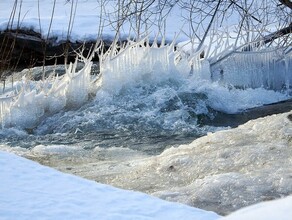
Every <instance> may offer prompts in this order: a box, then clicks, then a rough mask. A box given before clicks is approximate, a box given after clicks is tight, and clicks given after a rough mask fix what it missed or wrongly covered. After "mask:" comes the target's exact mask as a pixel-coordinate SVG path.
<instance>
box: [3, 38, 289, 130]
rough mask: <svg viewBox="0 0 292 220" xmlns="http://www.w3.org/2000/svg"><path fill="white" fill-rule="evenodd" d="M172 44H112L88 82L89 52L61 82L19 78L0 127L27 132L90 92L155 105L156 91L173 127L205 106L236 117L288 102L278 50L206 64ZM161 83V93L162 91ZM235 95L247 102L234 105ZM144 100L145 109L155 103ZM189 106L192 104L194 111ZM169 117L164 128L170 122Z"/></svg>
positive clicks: (285, 64)
mask: <svg viewBox="0 0 292 220" xmlns="http://www.w3.org/2000/svg"><path fill="white" fill-rule="evenodd" d="M163 42H164V41H163ZM174 45H175V42H172V43H171V44H170V45H164V44H162V45H160V46H157V44H156V43H155V41H154V43H153V44H152V45H149V41H148V39H147V38H145V39H142V40H140V41H138V42H133V41H128V43H127V44H126V45H122V46H118V45H116V44H113V45H112V46H111V48H110V49H109V50H108V51H106V52H104V53H99V56H100V74H99V75H98V76H97V77H95V78H94V77H93V76H91V75H90V73H91V67H92V61H91V59H92V57H93V56H94V53H92V54H91V55H90V56H89V57H88V58H85V57H83V56H81V55H79V56H78V59H76V62H75V63H71V64H70V65H69V66H68V67H67V68H66V73H65V75H63V76H55V77H48V78H47V79H45V80H43V81H32V80H29V79H28V78H26V77H23V78H22V81H21V82H17V86H16V87H15V89H14V90H11V89H8V90H7V92H6V93H4V94H3V95H1V97H0V121H1V125H2V128H5V127H19V128H22V129H23V128H24V129H33V128H35V127H36V126H38V125H39V123H40V122H41V121H42V120H43V119H44V118H47V116H50V115H52V114H55V113H57V112H60V111H61V110H63V109H65V108H66V109H72V108H75V109H76V108H78V107H80V106H81V105H82V104H84V103H85V102H86V101H87V100H88V97H89V94H90V93H91V94H94V95H96V100H97V101H102V100H105V99H106V100H108V101H109V100H110V99H111V100H113V98H115V97H117V96H120V97H122V98H125V97H124V96H123V94H124V95H125V96H126V97H127V96H128V95H131V92H129V91H131V90H133V89H134V90H135V92H132V94H136V92H138V93H140V94H138V96H139V95H140V96H141V95H147V94H148V96H149V97H152V98H154V99H156V100H157V101H159V100H158V99H160V98H161V95H162V93H163V94H165V95H166V96H168V100H167V101H166V102H164V104H163V103H161V107H160V108H161V109H162V110H161V111H164V112H165V110H163V106H162V105H165V106H166V107H165V109H166V111H168V112H170V111H172V113H174V110H178V111H177V113H178V114H177V116H174V115H171V118H172V119H174V120H175V121H178V120H180V119H183V121H184V122H183V123H185V121H186V120H185V119H186V118H190V117H192V116H190V115H192V114H193V113H194V114H195V115H197V114H208V108H209V107H210V108H213V109H215V110H216V111H224V112H227V113H235V112H238V111H241V110H244V109H246V108H248V107H255V106H258V105H261V104H265V103H271V102H277V101H281V100H284V99H287V98H289V97H290V96H289V95H290V94H289V91H290V81H291V77H292V74H291V68H292V67H291V64H292V59H291V56H290V55H289V54H285V53H284V52H283V51H281V50H280V49H278V50H271V51H266V50H263V51H260V52H241V53H240V54H238V53H234V54H233V55H230V56H229V57H228V58H227V59H226V60H223V61H221V62H219V63H216V65H213V66H212V63H210V62H214V59H213V60H212V59H211V58H210V57H201V54H202V51H197V52H192V53H188V52H186V51H184V50H182V49H180V48H177V49H175V46H174ZM97 46H99V47H98V48H95V50H94V51H95V52H96V51H98V52H100V51H101V50H100V49H101V47H102V43H101V42H99V44H97ZM217 56H218V55H217ZM79 61H82V62H83V63H84V67H83V68H82V69H80V70H79V71H77V70H76V67H77V63H78V62H79ZM218 71H219V73H218ZM166 84H167V87H164V86H165V85H166ZM238 87H239V88H238ZM157 88H161V89H160V91H157V92H159V93H160V94H161V95H159V94H158V93H157V94H158V95H159V96H160V97H156V98H155V97H153V96H150V95H154V93H153V90H155V89H157ZM249 88H252V89H253V90H248V89H249ZM243 89H244V90H243ZM266 89H274V90H278V91H280V92H278V93H277V92H275V93H274V95H272V96H271V95H269V96H270V98H269V99H268V100H266V99H265V97H266V94H268V93H271V90H270V91H267V90H266ZM99 90H100V91H99ZM158 90H159V89H158ZM165 90H168V91H166V92H165ZM139 91H140V92H139ZM150 91H151V92H150ZM126 93H128V95H127V94H126ZM191 93H192V94H193V95H192V97H193V98H194V99H197V100H198V101H191V100H185V98H186V97H185V96H186V95H187V94H191ZM136 95H137V94H136ZM222 95H223V96H224V97H223V96H222ZM242 96H245V98H244V99H246V100H245V101H242V100H241V102H240V103H238V102H236V100H238V99H242V98H241V97H242ZM106 97H107V98H106ZM203 97H207V99H206V98H205V100H204V98H203ZM132 98H134V96H133V97H132ZM98 99H99V100H98ZM135 99H139V97H135ZM187 99H188V98H187ZM199 99H203V100H199ZM261 99H264V100H263V101H262V100H261ZM226 100H230V101H228V102H226ZM148 101H149V103H148V104H150V105H151V102H153V101H154V100H153V99H152V100H148ZM234 101H235V103H234ZM167 102H168V103H167ZM193 102H196V106H195V107H194V106H192V103H193ZM198 102H199V103H198ZM106 104H109V103H108V102H107V103H106ZM140 104H142V103H137V105H139V106H140ZM152 104H153V103H152ZM230 104H231V107H230V106H229V105H230ZM133 105H135V104H134V103H133ZM146 105H147V104H146ZM192 112H193V113H192ZM155 114H156V113H155ZM175 118H176V119H175ZM169 119H170V118H169ZM172 119H170V121H169V122H170V123H169V124H173V123H175V122H174V121H173V120H172ZM163 120H164V121H165V120H168V118H163Z"/></svg>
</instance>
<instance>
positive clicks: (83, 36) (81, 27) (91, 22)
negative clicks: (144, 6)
mask: <svg viewBox="0 0 292 220" xmlns="http://www.w3.org/2000/svg"><path fill="white" fill-rule="evenodd" d="M75 3H76V2H74V10H75ZM13 5H14V1H10V0H2V1H1V2H0V12H1V13H0V30H5V29H6V28H7V25H8V20H9V18H10V15H11V12H12V9H13ZM19 7H20V3H19V4H18V5H17V9H16V16H15V18H14V23H13V25H12V27H13V28H16V27H18V26H19V27H21V28H29V29H33V30H35V31H37V32H40V33H41V34H42V36H43V37H44V38H46V37H47V34H48V31H49V28H50V21H51V15H52V10H53V1H50V0H43V1H40V12H39V13H38V2H37V1H36V0H23V1H22V5H21V11H20V13H19V14H20V18H19V20H20V21H19V22H18V12H19ZM103 7H105V8H102V7H101V3H100V2H98V1H96V0H79V1H78V5H77V8H76V14H75V19H74V24H73V27H72V30H71V34H70V37H69V38H70V40H71V41H84V40H95V39H96V38H97V36H98V35H99V28H100V27H99V25H100V22H101V24H102V25H103V30H102V36H103V38H106V39H113V38H114V35H115V26H116V24H115V23H114V21H116V17H115V16H116V15H115V14H114V12H115V11H116V10H117V8H116V4H115V2H114V1H107V3H106V4H105V5H104V6H103ZM101 10H103V13H104V14H103V16H104V18H105V19H103V20H102V21H100V14H101V13H102V12H101ZM104 10H105V11H104ZM153 10H155V9H153ZM70 12H71V3H68V2H67V3H66V1H65V0H60V1H56V7H55V10H54V16H53V21H52V25H51V32H50V34H49V38H50V37H51V38H53V37H57V39H56V40H57V41H56V42H59V41H63V40H66V39H67V33H68V26H69V21H70ZM39 14H40V16H39ZM177 14H179V12H177V11H175V12H173V13H172V14H171V15H170V16H169V19H168V20H167V23H168V26H167V32H166V34H167V36H168V37H169V39H173V37H174V36H175V34H176V33H178V32H179V30H180V29H181V28H182V25H183V22H173V21H174V20H175V21H180V20H181V18H179V17H178V15H177ZM39 21H40V23H41V25H39ZM10 25H11V24H10ZM130 27H131V25H130V24H129V23H125V24H124V25H123V28H122V29H121V33H120V37H122V38H127V37H128V33H129V31H130ZM158 32H159V30H158V28H157V27H155V26H152V27H151V29H150V30H148V33H149V34H151V36H152V37H154V36H156V35H157V33H158ZM180 39H181V40H186V39H187V38H186V37H185V36H182V35H181V36H180Z"/></svg>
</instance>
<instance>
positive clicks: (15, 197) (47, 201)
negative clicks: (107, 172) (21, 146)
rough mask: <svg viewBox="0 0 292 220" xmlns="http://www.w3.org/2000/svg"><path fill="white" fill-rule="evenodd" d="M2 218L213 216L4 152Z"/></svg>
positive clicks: (0, 162) (0, 155)
mask: <svg viewBox="0 0 292 220" xmlns="http://www.w3.org/2000/svg"><path fill="white" fill-rule="evenodd" d="M0 167H1V172H0V178H1V181H0V195H1V198H0V218H1V219H6V220H17V219H21V220H24V219H52V220H53V219H54V220H55V219H105V220H106V219H108V220H109V219H112V220H116V219H125V220H129V219H133V220H134V219H145V220H146V219H159V220H160V219H167V220H168V219H179V220H180V219H194V220H199V219H200V220H213V219H218V217H219V216H218V215H217V214H215V213H213V212H208V211H203V210H200V209H196V208H192V207H188V206H185V205H182V204H178V203H170V202H166V201H163V200H160V199H158V198H155V197H151V196H148V195H146V194H142V193H138V192H131V191H125V190H121V189H117V188H114V187H111V186H107V185H102V184H98V183H95V182H93V181H88V180H84V179H81V178H80V177H76V176H72V175H68V174H62V173H60V172H58V171H55V170H53V169H51V168H47V167H43V166H41V165H39V164H37V163H35V162H31V161H29V160H26V159H24V158H20V157H17V156H15V155H12V154H8V153H4V152H0Z"/></svg>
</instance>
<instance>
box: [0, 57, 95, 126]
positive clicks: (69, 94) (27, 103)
mask: <svg viewBox="0 0 292 220" xmlns="http://www.w3.org/2000/svg"><path fill="white" fill-rule="evenodd" d="M81 58H84V57H82V56H81ZM83 61H84V66H83V67H82V68H81V69H80V70H79V71H77V63H78V59H77V58H76V61H75V62H74V64H72V63H71V64H70V65H69V67H68V69H66V74H65V75H63V76H60V77H59V76H52V77H48V78H46V79H44V80H41V81H34V80H30V79H29V77H28V76H23V77H22V81H21V82H20V83H19V82H17V83H16V85H15V86H14V87H13V88H12V89H11V88H9V89H8V90H7V92H6V93H4V94H3V95H2V96H0V116H1V117H0V118H1V125H2V128H4V127H8V128H9V127H19V128H22V129H33V128H35V127H36V126H37V125H38V124H39V123H40V119H41V118H43V117H44V116H46V115H51V114H54V113H57V112H60V111H61V110H63V109H64V108H65V107H66V108H76V107H80V106H81V105H82V104H83V103H85V102H86V101H87V100H88V95H89V93H90V88H91V83H92V82H91V78H90V72H91V67H92V61H91V60H87V59H86V58H84V59H83ZM11 90H12V91H14V92H11Z"/></svg>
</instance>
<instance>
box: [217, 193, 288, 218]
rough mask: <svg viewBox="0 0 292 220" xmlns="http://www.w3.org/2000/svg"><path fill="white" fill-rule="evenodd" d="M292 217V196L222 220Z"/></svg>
mask: <svg viewBox="0 0 292 220" xmlns="http://www.w3.org/2000/svg"><path fill="white" fill-rule="evenodd" d="M291 216H292V196H289V197H287V198H284V199H280V200H275V201H269V202H264V203H259V204H256V205H253V206H250V207H247V208H244V209H241V210H238V211H236V212H234V213H232V214H231V215H229V216H227V217H224V218H221V219H222V220H246V219H249V220H258V219H265V220H275V219H281V220H290V219H291Z"/></svg>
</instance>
